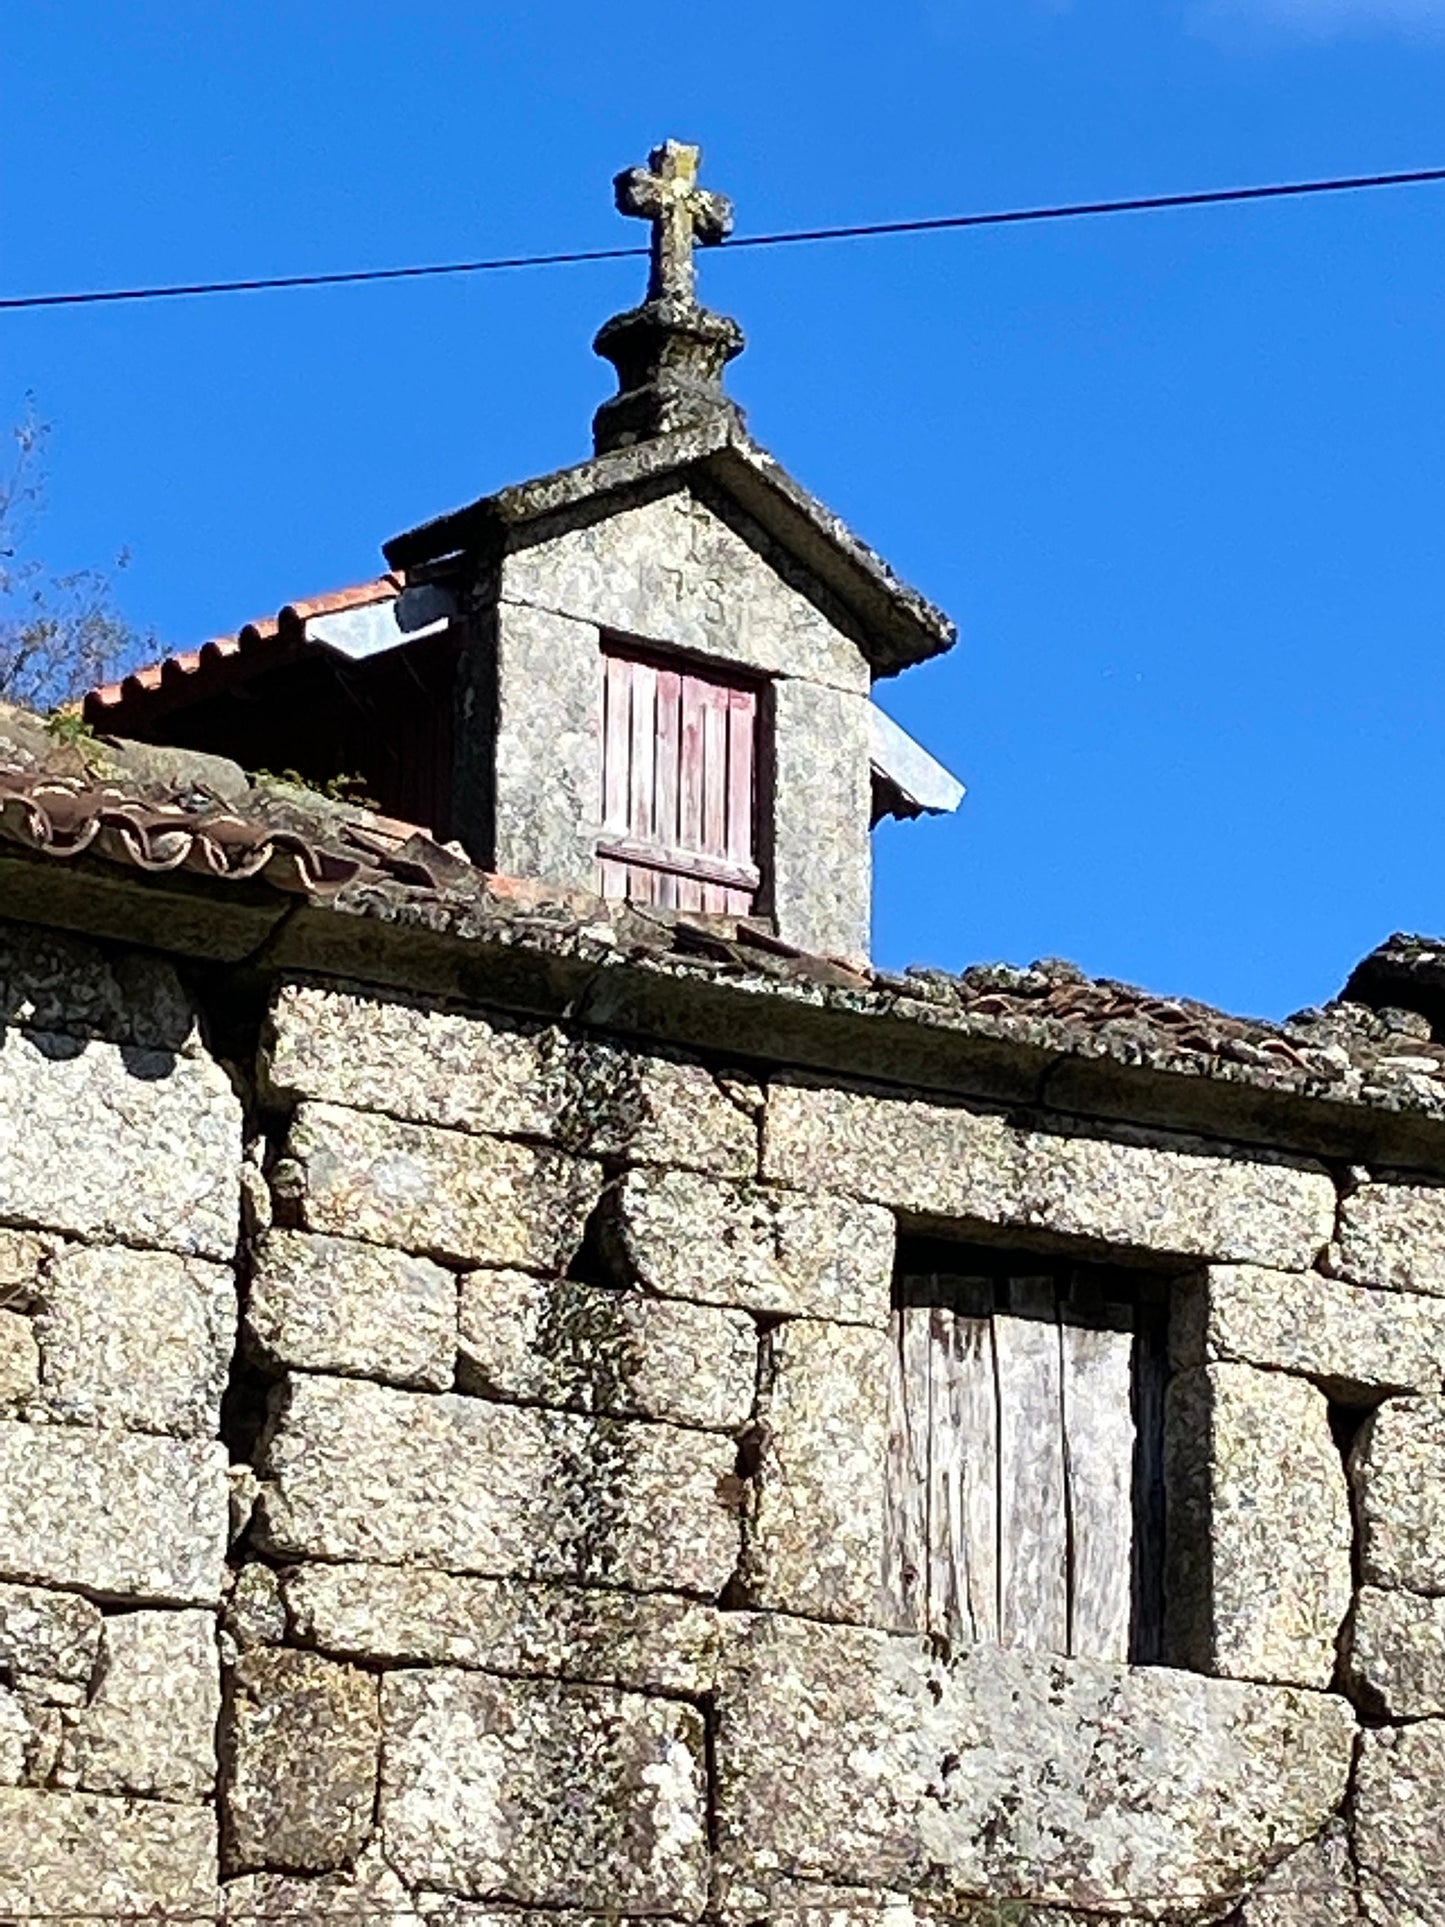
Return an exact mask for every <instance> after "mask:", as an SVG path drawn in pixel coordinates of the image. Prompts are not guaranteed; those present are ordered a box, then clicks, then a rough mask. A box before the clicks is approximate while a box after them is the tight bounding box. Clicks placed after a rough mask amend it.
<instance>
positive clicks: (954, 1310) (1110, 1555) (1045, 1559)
mask: <svg viewBox="0 0 1445 1927" xmlns="http://www.w3.org/2000/svg"><path fill="white" fill-rule="evenodd" d="M1158 1309H1159V1310H1160V1312H1161V1313H1162V1305H1161V1306H1160V1307H1159V1308H1158ZM1136 1322H1137V1319H1136V1308H1135V1305H1134V1303H1133V1301H1132V1298H1131V1295H1130V1291H1129V1289H1128V1288H1127V1287H1125V1286H1122V1285H1118V1284H1116V1283H1114V1282H1113V1281H1111V1280H1110V1278H1109V1277H1107V1276H1105V1275H1102V1274H1100V1273H1099V1272H1097V1271H1093V1272H1089V1273H1084V1272H1077V1273H1076V1272H1071V1271H1070V1270H1069V1269H1068V1268H1059V1269H1056V1270H1054V1271H1038V1272H1034V1273H1030V1272H1027V1271H1024V1270H1022V1269H1018V1270H1012V1269H1011V1270H1009V1271H1004V1272H995V1273H993V1274H989V1275H971V1274H967V1273H962V1272H960V1273H956V1274H954V1273H946V1272H940V1271H929V1272H923V1271H921V1270H920V1271H916V1272H910V1273H908V1274H906V1275H904V1276H902V1277H901V1278H900V1280H899V1282H898V1289H897V1293H896V1309H895V1312H894V1338H895V1344H894V1350H893V1376H892V1384H891V1388H890V1405H891V1414H892V1422H891V1428H890V1443H889V1459H888V1511H887V1530H888V1538H887V1551H886V1556H885V1564H884V1575H883V1592H884V1604H885V1611H886V1612H887V1614H888V1616H889V1618H890V1620H891V1621H892V1623H894V1624H897V1625H899V1626H902V1627H907V1628H911V1629H915V1630H918V1631H926V1632H931V1633H935V1634H938V1635H940V1636H942V1637H944V1638H946V1639H948V1640H949V1641H950V1642H951V1643H952V1644H954V1645H964V1644H972V1643H997V1644H1000V1645H1005V1646H1015V1647H1022V1648H1025V1649H1027V1650H1030V1651H1036V1652H1055V1653H1065V1654H1072V1655H1074V1656H1077V1657H1085V1658H1092V1659H1111V1660H1120V1661H1124V1660H1128V1659H1129V1657H1130V1656H1131V1642H1133V1644H1134V1646H1135V1648H1136V1649H1137V1647H1138V1644H1139V1640H1140V1636H1141V1634H1140V1623H1141V1609H1140V1602H1141V1601H1147V1600H1149V1599H1152V1597H1153V1591H1152V1580H1150V1579H1148V1578H1147V1576H1141V1570H1140V1562H1141V1557H1142V1558H1145V1559H1148V1560H1149V1561H1151V1562H1157V1563H1158V1564H1159V1565H1162V1545H1161V1544H1159V1543H1156V1539H1157V1515H1156V1514H1155V1513H1154V1512H1153V1511H1151V1510H1150V1506H1151V1505H1152V1498H1151V1497H1150V1492H1149V1490H1148V1489H1146V1488H1147V1487H1148V1480H1149V1477H1150V1475H1149V1473H1148V1472H1147V1470H1144V1471H1142V1476H1141V1469H1143V1468H1147V1467H1148V1466H1150V1465H1152V1464H1153V1463H1154V1454H1153V1452H1152V1449H1151V1450H1150V1451H1145V1450H1142V1449H1141V1446H1140V1436H1139V1429H1138V1428H1139V1425H1140V1424H1141V1423H1142V1424H1144V1425H1147V1426H1149V1427H1153V1426H1154V1425H1155V1424H1156V1421H1157V1419H1158V1417H1159V1415H1160V1414H1161V1413H1162V1383H1163V1381H1162V1367H1163V1360H1164V1351H1163V1346H1162V1342H1161V1340H1162V1322H1161V1320H1160V1318H1157V1317H1156V1318H1155V1319H1154V1320H1153V1321H1152V1322H1150V1321H1148V1320H1146V1321H1145V1324H1144V1325H1143V1326H1141V1327H1140V1331H1139V1333H1138V1334H1136ZM1141 1365H1142V1366H1143V1367H1145V1368H1146V1375H1147V1378H1148V1385H1147V1386H1146V1385H1145V1384H1144V1383H1143V1382H1142V1380H1141V1377H1140V1368H1141ZM1156 1381H1157V1383H1156ZM1151 1388H1152V1389H1151ZM1151 1438H1152V1432H1151ZM1141 1493H1143V1494H1144V1495H1145V1503H1144V1504H1143V1506H1142V1508H1141ZM1136 1521H1137V1526H1136ZM1136 1533H1137V1537H1136ZM1150 1570H1151V1571H1153V1570H1154V1567H1153V1566H1152V1565H1151V1568H1150ZM1151 1610H1152V1609H1151ZM1142 1636H1143V1639H1144V1642H1145V1644H1146V1645H1147V1644H1148V1643H1149V1641H1150V1640H1151V1638H1152V1635H1151V1634H1149V1633H1148V1632H1147V1630H1145V1631H1144V1632H1143V1635H1142ZM1149 1656H1151V1657H1152V1656H1153V1655H1152V1653H1151V1654H1150V1655H1149Z"/></svg>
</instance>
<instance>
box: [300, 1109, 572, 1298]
mask: <svg viewBox="0 0 1445 1927" xmlns="http://www.w3.org/2000/svg"><path fill="white" fill-rule="evenodd" d="M273 1183H274V1186H275V1188H276V1190H277V1192H278V1194H279V1195H280V1196H281V1197H283V1198H284V1199H285V1200H286V1201H287V1203H288V1204H289V1205H290V1206H291V1207H292V1208H294V1210H295V1212H296V1214H297V1217H298V1219H299V1223H300V1227H301V1228H302V1229H303V1230H306V1231H320V1232H325V1233H329V1234H331V1235H333V1236H338V1237H352V1238H360V1239H364V1240H366V1241H369V1242H371V1243H374V1244H391V1245H399V1246H401V1247H402V1248H403V1249H405V1250H408V1251H412V1252H416V1253H418V1254H420V1255H422V1256H426V1257H433V1258H445V1259H448V1260H450V1261H452V1262H453V1263H456V1264H469V1265H518V1266H520V1267H521V1268H522V1269H524V1270H527V1269H532V1270H537V1271H557V1270H561V1269H563V1268H565V1266H566V1263H567V1261H568V1259H569V1258H570V1257H571V1256H572V1254H573V1252H575V1250H576V1249H577V1247H578V1245H579V1244H580V1243H581V1241H582V1231H583V1227H584V1225H585V1224H586V1222H587V1218H588V1215H589V1213H590V1212H591V1210H592V1207H593V1205H595V1204H596V1202H597V1200H598V1198H599V1197H600V1196H601V1192H602V1169H601V1166H600V1165H597V1164H593V1163H590V1162H588V1161H586V1160H583V1159H580V1158H573V1157H568V1156H566V1155H565V1154H564V1153H562V1152H558V1151H539V1150H534V1149H533V1148H532V1147H531V1146H530V1145H527V1144H513V1143H510V1142H508V1141H506V1140H504V1139H501V1138H492V1137H473V1136H471V1135H469V1134H468V1133H466V1132H463V1131H448V1130H439V1129H436V1128H434V1127H432V1126H430V1125H424V1124H399V1123H395V1122H393V1121H392V1120H391V1119H390V1118H384V1117H378V1116H376V1115H374V1114H372V1113H369V1112H365V1111H347V1110H342V1109H339V1108H338V1107H337V1106H335V1105H331V1104H311V1103H306V1104H302V1105H300V1106H299V1108H298V1109H297V1112H296V1118H295V1122H294V1124H293V1125H292V1128H291V1133H290V1136H289V1137H288V1138H287V1141H286V1155H285V1158H284V1160H283V1162H282V1163H281V1164H280V1165H279V1166H278V1167H277V1170H276V1172H275V1173H274V1176H273Z"/></svg>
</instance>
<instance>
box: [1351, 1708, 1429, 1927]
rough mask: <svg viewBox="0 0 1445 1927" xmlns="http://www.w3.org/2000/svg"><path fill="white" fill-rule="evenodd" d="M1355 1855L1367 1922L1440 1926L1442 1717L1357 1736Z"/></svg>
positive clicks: (1376, 1926) (1381, 1926)
mask: <svg viewBox="0 0 1445 1927" xmlns="http://www.w3.org/2000/svg"><path fill="white" fill-rule="evenodd" d="M1353 1804H1354V1839H1355V1857H1356V1860H1357V1862H1358V1864H1359V1878H1360V1892H1361V1897H1362V1899H1363V1901H1364V1907H1365V1915H1366V1918H1367V1919H1368V1920H1369V1922H1370V1924H1371V1927H1440V1919H1441V1904H1440V1903H1441V1895H1442V1894H1445V1720H1422V1721H1420V1722H1419V1724H1418V1725H1415V1726H1405V1727H1385V1728H1383V1729H1382V1730H1380V1731H1377V1732H1366V1733H1363V1734H1362V1735H1361V1737H1360V1759H1359V1765H1358V1767H1357V1768H1356V1772H1355V1792H1354V1803H1353Z"/></svg>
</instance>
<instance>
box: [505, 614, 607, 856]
mask: <svg viewBox="0 0 1445 1927" xmlns="http://www.w3.org/2000/svg"><path fill="white" fill-rule="evenodd" d="M494 623H495V626H494V629H493V635H494V637H495V657H496V676H495V681H494V684H493V697H492V700H493V704H494V715H493V718H492V724H493V727H492V768H493V771H494V773H495V787H494V791H493V795H492V807H491V811H490V816H491V823H490V829H491V838H492V863H493V866H494V868H495V869H496V870H497V871H498V872H500V874H501V875H503V876H512V877H530V878H535V879H537V880H538V881H544V882H547V883H560V884H563V885H565V886H567V887H569V888H571V889H576V890H591V889H593V888H595V883H596V872H597V855H596V852H597V832H598V830H599V828H600V827H601V815H602V717H601V708H602V705H601V704H600V703H599V702H598V700H597V686H598V670H597V664H598V655H599V651H600V638H599V636H598V633H597V629H596V627H595V623H594V619H592V618H590V617H588V616H586V615H584V616H583V618H582V619H581V620H576V619H574V618H573V617H572V616H571V615H569V614H568V613H566V612H565V611H557V610H554V609H541V608H523V607H521V606H519V605H518V604H516V603H513V602H510V601H503V602H501V603H499V604H498V605H497V608H496V611H495V617H494ZM542 689H545V690H546V692H547V697H546V701H545V702H539V701H538V700H537V692H538V690H542Z"/></svg>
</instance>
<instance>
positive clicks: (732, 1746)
mask: <svg viewBox="0 0 1445 1927" xmlns="http://www.w3.org/2000/svg"><path fill="white" fill-rule="evenodd" d="M1354 1737H1355V1727H1354V1721H1353V1719H1352V1717H1351V1713H1350V1709H1349V1707H1348V1706H1347V1705H1346V1704H1345V1702H1344V1701H1343V1700H1341V1699H1338V1698H1336V1697H1332V1696H1330V1695H1328V1694H1323V1693H1310V1692H1302V1691H1300V1690H1299V1689H1297V1688H1291V1687H1265V1686H1256V1685H1249V1684H1245V1683H1243V1682H1240V1681H1233V1680H1215V1679H1205V1678H1203V1677H1201V1676H1199V1675H1197V1674H1189V1673H1179V1672H1171V1671H1168V1670H1166V1669H1164V1668H1161V1667H1142V1668H1134V1669H1130V1668H1125V1667H1122V1666H1109V1665H1103V1664H1096V1663H1090V1662H1086V1661H1081V1660H1062V1659H1055V1658H1050V1657H1048V1656H1045V1655H1042V1654H1040V1655H1031V1654H1025V1653H1019V1652H1011V1651H1005V1650H1000V1649H997V1648H985V1647H976V1648H972V1649H970V1650H969V1651H968V1652H965V1653H964V1654H962V1655H961V1656H960V1657H959V1658H958V1659H957V1660H956V1661H955V1662H954V1663H953V1664H952V1665H947V1666H946V1665H944V1664H942V1663H941V1662H940V1661H938V1660H937V1659H936V1658H934V1657H933V1656H932V1655H931V1654H930V1652H929V1650H928V1647H927V1645H926V1643H925V1642H924V1641H922V1640H914V1639H910V1638H898V1637H894V1636H890V1635H887V1634H883V1633H873V1632H866V1631H863V1630H861V1629H856V1628H855V1629H844V1628H841V1627H840V1628H835V1629H833V1631H832V1632H831V1633H830V1634H829V1635H828V1637H826V1638H820V1637H819V1635H818V1630H817V1628H816V1627H812V1626H809V1625H807V1624H806V1623H804V1622H801V1621H792V1620H788V1619H785V1618H782V1617H779V1616H769V1617H766V1618H759V1619H755V1620H753V1621H751V1622H744V1623H743V1624H741V1625H740V1626H739V1628H738V1636H737V1643H736V1645H735V1646H734V1647H733V1648H732V1651H731V1654H730V1656H729V1657H725V1660H724V1665H723V1669H722V1673H721V1676H720V1681H719V1691H718V1699H717V1729H716V1757H717V1789H718V1790H717V1816H718V1819H717V1824H718V1837H719V1850H718V1861H719V1889H718V1894H717V1900H718V1904H719V1906H720V1909H721V1911H722V1912H723V1913H724V1914H725V1915H735V1914H737V1913H739V1912H740V1911H743V1910H746V1909H749V1908H755V1909H756V1910H757V1911H758V1912H760V1913H761V1912H763V1911H765V1910H766V1907H767V1905H768V1896H769V1891H770V1888H771V1886H772V1885H773V1883H774V1882H775V1881H776V1880H777V1879H778V1878H779V1876H782V1875H787V1876H789V1877H793V1878H797V1877H805V1878H808V1879H814V1880H824V1881H835V1882H841V1883H843V1884H846V1885H850V1886H860V1887H864V1888H871V1889H878V1888H884V1889H888V1890H892V1891H899V1892H911V1893H912V1895H913V1898H914V1904H915V1907H918V1908H921V1910H922V1911H923V1912H924V1914H925V1915H927V1914H930V1913H932V1912H934V1911H940V1912H943V1913H945V1914H952V1913H954V1912H956V1911H957V1910H958V1909H959V1908H960V1907H962V1906H963V1904H964V1903H965V1902H967V1901H969V1900H976V1899H983V1898H987V1897H990V1896H997V1895H1000V1894H1004V1895H1010V1896H1018V1897H1020V1899H1022V1900H1025V1901H1029V1902H1032V1903H1034V1904H1036V1905H1039V1906H1044V1905H1054V1906H1062V1907H1065V1908H1068V1907H1072V1908H1075V1909H1077V1910H1078V1911H1079V1912H1081V1913H1083V1914H1086V1915H1087V1914H1091V1913H1097V1912H1101V1911H1103V1912H1110V1913H1118V1914H1122V1915H1125V1916H1127V1915H1128V1913H1129V1911H1130V1910H1131V1908H1133V1907H1136V1906H1137V1907H1138V1909H1139V1911H1140V1912H1141V1913H1147V1912H1149V1911H1151V1907H1150V1905H1149V1904H1147V1903H1153V1902H1154V1901H1155V1900H1156V1899H1157V1898H1158V1897H1159V1896H1168V1897H1169V1898H1170V1900H1171V1901H1172V1902H1173V1903H1174V1905H1175V1906H1176V1907H1179V1908H1181V1909H1182V1908H1184V1907H1186V1906H1187V1905H1188V1904H1189V1903H1191V1902H1194V1903H1200V1902H1203V1901H1205V1900H1207V1899H1210V1898H1213V1897H1215V1896H1218V1895H1220V1894H1231V1893H1242V1892H1243V1891H1244V1890H1245V1889H1246V1888H1247V1887H1248V1886H1249V1885H1250V1884H1251V1883H1252V1882H1253V1881H1254V1880H1255V1879H1257V1878H1258V1877H1259V1876H1260V1875H1261V1874H1262V1873H1263V1872H1265V1871H1266V1870H1267V1868H1268V1867H1270V1866H1272V1865H1273V1864H1274V1863H1275V1862H1277V1861H1278V1860H1280V1859H1282V1858H1283V1857H1284V1856H1285V1855H1286V1854H1287V1853H1288V1852H1290V1851H1292V1850H1293V1849H1294V1848H1295V1847H1298V1846H1301V1845H1303V1844H1304V1843H1305V1842H1306V1841H1308V1840H1310V1839H1312V1838H1314V1837H1315V1836H1316V1835H1317V1834H1318V1833H1319V1832H1320V1830H1321V1829H1322V1827H1323V1826H1324V1825H1325V1824H1326V1822H1327V1821H1328V1820H1329V1818H1330V1817H1331V1815H1332V1814H1333V1813H1334V1811H1335V1810H1336V1808H1337V1807H1338V1806H1339V1803H1340V1801H1341V1799H1342V1798H1343V1796H1344V1793H1345V1788H1346V1784H1347V1782H1348V1778H1349V1772H1350V1762H1351V1756H1352V1751H1353V1745H1354Z"/></svg>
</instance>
